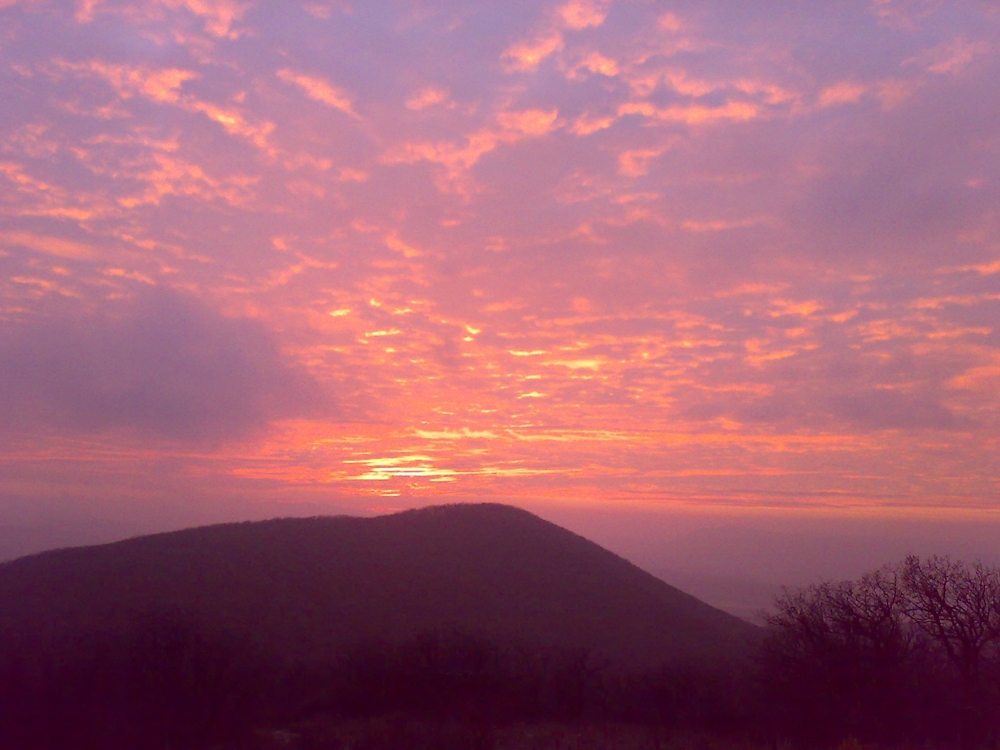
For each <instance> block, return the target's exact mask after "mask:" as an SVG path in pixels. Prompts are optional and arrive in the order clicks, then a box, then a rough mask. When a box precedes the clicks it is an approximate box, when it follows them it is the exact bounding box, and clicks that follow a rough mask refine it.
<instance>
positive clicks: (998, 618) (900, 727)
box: [758, 557, 1000, 748]
mask: <svg viewBox="0 0 1000 750" xmlns="http://www.w3.org/2000/svg"><path fill="white" fill-rule="evenodd" d="M767 623H768V627H767V635H766V638H765V640H764V642H763V645H762V648H761V652H760V656H759V666H758V679H759V680H760V682H761V684H762V686H763V687H764V688H765V689H766V691H767V694H768V695H769V703H770V705H771V713H772V722H773V726H774V727H775V728H777V729H779V730H780V731H784V732H787V733H788V734H789V735H790V736H792V737H794V738H796V739H797V740H799V741H802V742H812V743H817V742H830V741H834V740H836V739H838V738H843V737H853V738H857V739H858V740H859V741H866V742H872V743H880V744H896V743H900V742H918V743H919V742H933V743H937V744H941V745H954V746H960V747H963V748H972V747H996V746H997V744H998V741H1000V570H998V569H997V568H996V567H987V566H985V565H982V564H980V563H975V564H973V565H964V564H962V563H961V562H957V561H953V560H951V559H949V558H947V557H931V558H930V559H927V560H921V559H920V558H918V557H908V558H906V559H905V560H904V561H902V562H901V563H899V564H897V565H892V566H886V567H884V568H882V569H880V570H876V571H873V572H870V573H868V574H866V575H864V576H862V577H861V578H860V579H858V580H856V581H844V582H839V583H821V584H817V585H814V586H811V587H809V588H807V589H805V590H802V591H796V592H786V593H785V594H784V596H782V597H780V598H779V599H778V600H777V602H776V606H775V611H774V613H773V614H771V615H770V616H769V617H768V618H767Z"/></svg>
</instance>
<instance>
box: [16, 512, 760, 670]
mask: <svg viewBox="0 0 1000 750" xmlns="http://www.w3.org/2000/svg"><path fill="white" fill-rule="evenodd" d="M0 600H2V601H5V602H8V603H10V606H5V607H4V608H3V611H0V628H3V629H6V630H8V631H11V630H13V631H19V630H25V629H34V630H37V631H39V632H45V633H50V634H56V633H57V631H65V630H67V629H71V628H78V629H80V628H97V627H114V626H115V623H120V622H122V621H123V620H124V619H125V618H127V617H129V616H133V615H134V614H135V613H157V612H168V611H181V612H185V613H187V614H189V615H191V616H193V617H195V618H196V619H198V620H200V621H204V622H205V623H206V624H210V625H212V626H213V627H223V628H227V629H230V630H234V631H239V632H243V633H246V634H249V635H250V636H252V637H253V638H254V640H256V641H258V642H260V643H265V644H267V645H268V646H269V647H271V648H274V649H275V650H276V651H278V652H279V653H281V654H283V655H284V656H286V657H288V658H292V659H305V658H327V659H328V658H332V657H333V656H334V655H335V654H336V653H338V652H339V651H341V650H343V649H344V648H347V647H349V646H351V645H353V644H356V643H359V642H361V641H364V640H373V639H376V640H384V641H401V640H404V639H406V638H407V637H412V636H413V635H415V634H417V633H418V632H421V631H427V630H438V631H440V630H463V631H469V632H477V633H480V634H484V635H489V636H492V637H496V638H500V639H510V638H517V639H522V640H526V641H531V642H535V643H551V644H556V645H560V646H567V647H574V648H580V647H583V648H590V649H593V650H594V651H595V652H598V653H601V654H603V655H605V656H607V657H608V658H610V659H611V660H612V661H613V662H615V663H617V664H620V665H622V666H629V667H636V666H649V665H652V664H655V663H658V662H664V661H671V660H677V659H714V658H725V657H727V656H728V655H731V654H734V653H738V652H739V651H740V650H741V644H742V642H743V641H744V640H745V639H747V638H752V637H753V633H754V631H755V630H756V629H755V628H753V626H751V625H749V624H747V623H744V622H743V621H741V620H738V618H735V617H733V616H732V615H729V614H726V613H724V612H721V611H719V610H716V609H714V608H712V607H710V606H709V605H707V604H705V603H704V602H701V601H700V600H698V599H696V598H695V597H693V596H691V595H690V594H687V593H685V592H683V591H680V590H679V589H676V588H675V587H672V586H670V585H669V584H667V583H665V582H663V581H661V580H659V579H658V578H656V577H655V576H653V575H652V574H650V573H648V572H647V571H644V570H642V569H641V568H639V567H638V566H636V565H634V564H633V563H631V562H629V561H628V560H626V559H625V558H622V557H620V556H619V555H616V554H614V553H613V552H610V551H609V550H606V549H604V548H602V547H600V546H598V545H597V544H595V543H593V542H591V541H589V540H587V539H586V538H584V537H582V536H580V535H578V534H575V533H573V532H571V531H568V530H567V529H564V528H562V527H560V526H558V525H556V524H553V523H551V522H549V521H545V520H543V519H541V518H539V517H537V516H535V515H534V514H531V513H530V512H528V511H526V510H523V509H521V508H516V507H513V506H509V505H504V504H499V503H475V504H472V503H469V504H465V503H455V504H449V505H438V506H429V507H425V508H419V509H412V510H407V511H402V512H400V513H394V514H388V515H382V516H375V517H368V518H365V517H356V516H347V515H339V516H316V517H312V518H276V519H269V520H266V521H252V522H246V521H245V522H234V523H227V524H215V525H209V526H200V527H193V528H189V529H181V530H177V531H170V532H162V533H158V534H151V535H146V536H140V537H133V538H130V539H125V540H121V541H118V542H112V543H110V544H103V545H93V546H88V547H71V548H65V549H61V550H50V551H48V552H43V553H38V554H35V555H30V556H27V557H22V558H18V559H17V560H12V561H8V562H5V563H2V564H0Z"/></svg>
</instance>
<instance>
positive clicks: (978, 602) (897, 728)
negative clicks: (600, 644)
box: [0, 557, 1000, 750]
mask: <svg viewBox="0 0 1000 750" xmlns="http://www.w3.org/2000/svg"><path fill="white" fill-rule="evenodd" d="M384 717H409V718H410V719H413V720H416V721H419V722H423V724H424V725H426V726H445V725H448V726H456V725H460V726H463V727H472V728H480V729H482V728H486V727H499V726H510V725H512V724H516V723H534V724H544V723H546V722H549V723H559V724H562V725H581V724H584V723H586V724H594V723H601V722H603V723H606V724H608V725H611V724H618V725H622V724H627V725H630V726H635V727H646V728H648V729H649V731H651V732H653V734H651V735H650V736H651V737H652V736H654V735H655V736H656V737H657V738H662V737H664V736H667V735H669V734H670V733H674V734H676V733H700V734H701V735H704V736H714V737H717V738H719V737H722V738H728V739H729V740H730V741H733V742H741V743H743V744H744V745H746V744H752V745H767V744H773V743H775V742H784V743H791V744H792V745H796V746H808V747H821V746H831V747H835V746H838V745H840V744H841V743H843V742H844V741H845V740H856V741H857V742H860V743H863V744H870V745H879V746H899V745H902V744H912V745H916V744H919V745H927V744H928V743H929V744H932V745H935V746H959V745H961V746H963V747H966V748H971V747H987V746H995V744H996V741H997V739H998V738H1000V573H998V571H997V569H996V568H989V567H985V566H982V565H978V564H975V565H971V566H966V565H962V564H961V563H957V562H953V561H951V560H949V559H947V558H930V559H928V560H920V559H918V558H915V557H911V558H907V559H906V560H905V561H903V562H902V563H900V564H898V565H895V566H891V567H886V568H883V569H881V570H878V571H874V572H872V573H869V574H867V575H865V576H863V577H862V578H860V579H858V580H856V581H848V582H839V583H821V584H817V585H815V586H812V587H810V588H808V589H805V590H801V591H796V592H788V593H786V594H785V595H783V596H782V597H781V598H779V599H778V601H777V602H776V606H775V608H774V612H773V614H771V615H770V616H769V619H768V625H767V627H766V628H765V629H764V630H763V632H762V634H761V638H760V640H759V641H758V642H756V643H754V644H748V652H747V656H746V658H745V659H743V660H738V661H737V660H728V661H725V662H719V663H714V664H708V663H705V662H699V663H689V664H684V663H674V664H671V665H666V666H663V667H661V668H659V669H655V670H652V671H649V672H647V673H644V674H624V673H622V672H620V671H617V670H615V669H614V668H613V667H612V666H611V665H609V664H607V663H605V662H604V661H602V660H601V659H600V658H599V657H598V656H596V655H594V654H591V653H589V652H587V651H583V650H573V649H566V648H559V647H554V646H553V647H539V646H537V645H531V644H525V643H515V642H507V643H499V642H497V641H496V640H491V639H486V638H479V637H475V636H473V635H469V634H464V633H450V632H443V633H428V634H425V635H422V636H419V637H417V638H414V639H412V640H409V641H406V642H404V643H396V644H386V643H383V644H378V643H370V644H365V645H362V646H359V647H357V648H354V649H351V650H349V651H347V652H345V653H344V654H342V655H341V656H340V657H339V658H337V659H335V660H333V661H329V662H324V663H318V662H314V663H296V664H289V663H285V662H281V661H278V660H277V659H276V658H275V657H274V656H273V655H272V654H271V653H270V652H269V651H268V650H267V649H266V648H264V647H263V646H262V645H260V644H254V643H251V642H248V641H246V640H243V639H241V638H239V637H238V636H236V635H233V634H231V633H226V632H220V631H217V630H213V629H211V628H206V627H205V626H204V625H203V624H200V623H198V622H197V621H196V620H195V619H193V618H185V617H183V616H180V615H177V614H172V615H165V616H162V617H148V616H144V617H136V618H135V619H134V620H133V621H132V623H131V625H130V626H129V627H127V628H124V629H122V628H119V629H116V630H115V631H114V632H102V631H100V630H99V629H95V630H93V631H92V632H90V633H88V634H82V633H78V634H75V635H74V636H73V637H72V638H62V639H60V640H52V639H42V638H41V637H35V636H33V634H30V633H29V634H25V633H20V634H16V635H15V634H7V636H6V637H4V638H3V639H2V642H0V748H2V749H4V750H5V749H6V748H17V750H62V749H64V748H67V749H68V748H74V750H76V749H80V748H84V749H85V748H91V747H93V748H102V749H105V750H118V748H122V749H123V750H124V749H125V748H128V749H129V750H135V749H139V748H149V749H150V750H153V749H154V748H155V749H156V750H166V749H167V748H175V749H176V748H185V749H186V750H198V749H199V748H204V749H205V750H207V749H208V748H215V749H217V750H223V749H230V748H231V749H234V750H235V749H236V748H248V749H250V748H254V749H261V750H264V749H265V748H277V747H298V748H302V749H303V750H312V749H313V748H315V750H320V748H324V747H339V745H337V744H333V743H332V741H331V740H329V737H330V736H332V735H330V727H332V726H337V725H338V723H339V725H343V724H344V723H350V722H354V723H355V724H357V723H359V722H360V723H361V724H364V723H365V722H377V721H379V720H381V719H382V718H384ZM654 730H655V731H654ZM477 731H478V732H479V733H478V734H477V733H476V732H472V734H470V735H468V736H469V737H473V739H470V740H469V743H471V744H462V743H461V742H458V744H455V743H453V746H454V747H465V746H468V747H480V748H487V747H492V746H493V745H491V744H489V742H488V741H487V740H486V739H484V737H486V736H487V735H486V734H484V733H483V732H484V731H485V730H483V731H479V730H477ZM644 731H645V730H644ZM462 736H463V737H464V736H466V735H462ZM324 737H326V738H327V739H326V740H324V739H323V738H324ZM399 741H402V740H399ZM435 742H438V744H440V742H439V740H427V745H428V747H432V746H436V745H435ZM456 742H457V741H456ZM463 742H464V740H463ZM657 742H660V739H657ZM406 743H409V745H410V746H412V747H417V746H418V743H416V740H413V739H412V737H411V738H410V739H408V740H406ZM991 743H992V744H991ZM362 744H363V743H362ZM396 744H398V742H396ZM355 745H356V746H362V745H357V743H355ZM371 746H372V747H375V746H379V745H371ZM384 746H386V747H391V746H393V741H388V742H387V743H386V744H385V745H384ZM651 746H657V747H659V746H660V745H656V744H652V745H651Z"/></svg>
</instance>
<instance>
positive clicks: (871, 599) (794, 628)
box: [764, 568, 914, 739]
mask: <svg viewBox="0 0 1000 750" xmlns="http://www.w3.org/2000/svg"><path fill="white" fill-rule="evenodd" d="M775 605H776V606H775V612H774V613H773V614H771V615H769V616H768V617H767V623H768V626H769V631H770V636H769V637H768V639H767V640H766V642H765V649H764V660H765V674H766V675H767V679H768V680H769V681H770V685H769V688H771V689H774V690H776V691H777V692H778V693H779V694H781V696H780V697H781V699H782V700H783V701H784V703H785V705H787V706H788V709H789V716H791V717H794V718H793V719H792V720H793V721H794V722H797V723H800V725H801V727H800V728H801V729H802V730H803V731H804V732H807V733H813V736H812V737H811V738H810V739H819V738H820V737H819V735H820V734H822V733H824V732H826V733H829V734H835V733H837V732H840V733H847V734H852V735H868V736H871V737H873V738H882V737H884V736H886V735H887V734H890V733H891V732H892V731H893V727H892V725H893V722H894V720H895V718H896V717H897V716H898V715H899V706H898V705H897V704H899V703H900V701H901V698H900V696H901V691H900V690H899V686H900V685H901V684H903V683H905V682H906V680H905V679H904V678H903V676H902V674H903V672H904V670H905V667H906V662H907V661H908V659H909V658H910V655H911V654H912V652H913V646H914V632H913V628H912V627H911V626H910V624H909V623H908V622H907V620H906V616H905V610H904V592H903V589H902V587H901V584H900V580H899V575H898V573H897V571H896V570H895V569H893V568H883V569H881V570H877V571H874V572H871V573H868V574H866V575H865V576H863V577H862V578H861V579H859V580H857V581H842V582H838V583H832V582H824V583H820V584H817V585H813V586H810V587H809V588H807V589H804V590H801V591H797V592H788V591H786V592H785V593H784V595H783V596H781V597H779V599H778V600H777V601H776V603H775Z"/></svg>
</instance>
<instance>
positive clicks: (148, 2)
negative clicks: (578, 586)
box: [0, 0, 1000, 515]
mask: <svg viewBox="0 0 1000 750" xmlns="http://www.w3.org/2000/svg"><path fill="white" fill-rule="evenodd" d="M0 59H2V60H3V66H2V69H0V92H2V94H3V100H4V102H5V105H4V111H3V113H2V114H0V266H2V268H3V269H4V273H3V275H2V278H0V290H2V292H0V293H2V300H3V306H2V312H0V316H2V317H0V325H2V328H3V331H2V332H0V386H2V388H0V445H2V446H3V448H2V450H0V467H2V476H0V494H3V495H6V496H17V497H27V498H33V497H37V498H53V497H63V496H88V497H94V496H100V497H104V498H108V499H109V502H110V501H111V500H114V499H116V498H117V499H123V498H130V499H135V500H140V501H141V500H143V499H146V500H157V499H159V500H162V499H163V498H165V497H169V496H170V495H171V494H172V493H178V492H183V493H188V494H189V495H191V496H203V497H206V498H214V497H228V498H246V502H247V503H252V502H254V501H255V498H261V497H278V498H287V499H289V500H295V499H299V498H308V499H310V500H319V501H322V502H330V503H339V504H341V505H344V504H346V505H347V506H349V507H356V508H357V509H358V510H365V509H372V508H393V507H400V508H402V507H408V506H412V505H422V504H428V503H431V502H440V501H442V500H445V499H448V498H453V497H477V498H482V499H487V500H488V499H507V498H515V499H516V498H532V499H533V500H537V501H541V502H545V501H551V502H563V503H567V502H568V503H573V502H580V503H584V502H586V503H609V504H610V503H624V504H630V503H631V504H642V505H654V506H655V505H657V504H663V505H671V506H696V507H708V506H720V507H733V508H771V509H789V510H793V509H810V508H817V509H821V508H832V509H845V510H849V509H866V508H867V509H871V510H873V511H875V510H880V511H891V512H895V513H898V514H901V515H906V514H918V513H926V512H928V511H937V512H943V513H956V514H959V513H967V512H971V511H975V510H994V509H995V508H996V504H997V499H998V496H1000V493H998V490H1000V409H998V406H1000V332H998V327H997V321H1000V215H998V212H997V207H998V206H1000V168H998V167H1000V139H998V136H997V133H998V132H1000V113H998V111H997V108H996V101H997V100H998V95H1000V12H998V10H997V7H996V5H995V4H991V3H988V2H968V3H959V4H942V3H937V2H932V1H931V0H872V2H868V3H860V2H859V3H857V4H853V5H850V6H849V7H837V8H833V7H830V8H825V7H812V6H810V7H809V8H808V9H804V8H802V7H800V6H798V5H796V6H788V7H785V5H784V4H782V3H777V4H774V5H772V6H768V7H767V8H752V9H751V8H748V7H746V6H745V4H739V3H729V2H716V3H711V4H708V5H706V4H704V3H694V2H677V3H671V4H653V3H642V2H624V1H623V0H617V1H615V2H612V1H610V0H608V1H601V0H569V1H568V2H558V3H544V4H527V5H523V6H522V5H513V4H512V5H510V6H506V5H503V4H486V5H484V4H481V3H471V2H461V1H458V0H456V1H455V2H441V3H411V2H391V3H379V4H361V3H348V2H338V1H336V0H330V1H324V0H316V1H315V2H312V1H310V2H304V3H287V4H285V3H275V2H237V1H236V0H144V2H141V3H123V2H116V1H115V0H80V1H79V2H76V3H75V4H72V3H69V2H54V1H51V2H50V1H48V0H0ZM210 501H211V500H210V499H209V500H207V501H206V502H210Z"/></svg>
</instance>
